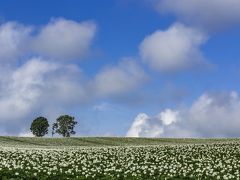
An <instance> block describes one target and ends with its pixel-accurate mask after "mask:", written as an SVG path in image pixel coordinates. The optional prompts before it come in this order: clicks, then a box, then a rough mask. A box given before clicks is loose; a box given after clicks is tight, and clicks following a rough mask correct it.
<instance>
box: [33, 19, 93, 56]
mask: <svg viewBox="0 0 240 180" xmlns="http://www.w3.org/2000/svg"><path fill="white" fill-rule="evenodd" d="M95 32H96V25H95V23H93V22H90V21H86V22H76V21H72V20H66V19H62V18H61V19H54V20H52V21H51V22H50V23H49V24H47V25H46V26H44V27H43V28H42V29H41V31H40V33H39V34H38V35H37V36H36V37H35V38H34V40H33V49H34V51H35V52H37V53H39V54H40V55H44V56H47V57H50V58H55V59H61V60H69V59H78V58H81V57H83V56H84V55H86V54H87V53H88V51H89V48H90V45H91V42H92V40H93V38H94V35H95Z"/></svg>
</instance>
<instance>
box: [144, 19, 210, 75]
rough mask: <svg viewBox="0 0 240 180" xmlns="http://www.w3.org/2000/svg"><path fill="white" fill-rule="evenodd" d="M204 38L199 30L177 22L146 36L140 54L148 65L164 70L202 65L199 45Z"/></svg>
mask: <svg viewBox="0 0 240 180" xmlns="http://www.w3.org/2000/svg"><path fill="white" fill-rule="evenodd" d="M206 39H207V37H206V36H205V35H204V34H203V33H201V32H200V31H198V30H196V29H193V28H189V27H186V26H184V25H182V24H179V23H177V24H174V25H173V26H171V27H170V28H169V29H167V30H165V31H162V30H158V31H156V32H154V33H153V34H151V35H149V36H147V37H146V38H145V39H144V40H143V42H142V43H141V45H140V55H141V57H142V59H143V61H144V62H145V63H147V64H149V66H150V67H152V68H154V69H156V70H159V71H164V72H166V71H167V72H169V71H179V70H183V69H188V68H192V67H199V66H204V65H206V60H205V59H204V57H203V55H202V53H201V51H200V46H201V45H202V44H204V43H205V41H206Z"/></svg>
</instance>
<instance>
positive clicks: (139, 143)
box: [0, 136, 240, 180]
mask: <svg viewBox="0 0 240 180" xmlns="http://www.w3.org/2000/svg"><path fill="white" fill-rule="evenodd" d="M0 179H49V180H50V179H105V180H108V179H111V180H114V179H129V180H130V179H141V180H145V179H240V139H171V138H120V137H82V138H77V137H74V138H24V137H6V136H5V137H0Z"/></svg>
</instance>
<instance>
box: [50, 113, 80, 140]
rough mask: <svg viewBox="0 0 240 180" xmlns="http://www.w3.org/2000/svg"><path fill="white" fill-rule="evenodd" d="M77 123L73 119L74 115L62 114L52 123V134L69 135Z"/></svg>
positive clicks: (73, 132)
mask: <svg viewBox="0 0 240 180" xmlns="http://www.w3.org/2000/svg"><path fill="white" fill-rule="evenodd" d="M76 124H77V121H75V120H74V117H72V116H69V115H62V116H60V117H58V118H57V120H56V122H55V123H53V127H52V135H53V134H55V133H58V134H60V135H62V136H63V137H70V136H71V134H75V133H76V132H75V131H74V127H75V125H76Z"/></svg>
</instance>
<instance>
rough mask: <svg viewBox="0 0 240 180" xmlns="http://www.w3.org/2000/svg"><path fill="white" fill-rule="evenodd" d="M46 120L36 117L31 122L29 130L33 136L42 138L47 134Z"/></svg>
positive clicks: (47, 125)
mask: <svg viewBox="0 0 240 180" xmlns="http://www.w3.org/2000/svg"><path fill="white" fill-rule="evenodd" d="M48 127H49V124H48V120H47V118H45V117H38V118H36V119H34V120H33V122H32V124H31V127H30V130H31V132H32V133H33V135H35V136H37V137H42V136H44V135H46V134H47V133H48Z"/></svg>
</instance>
